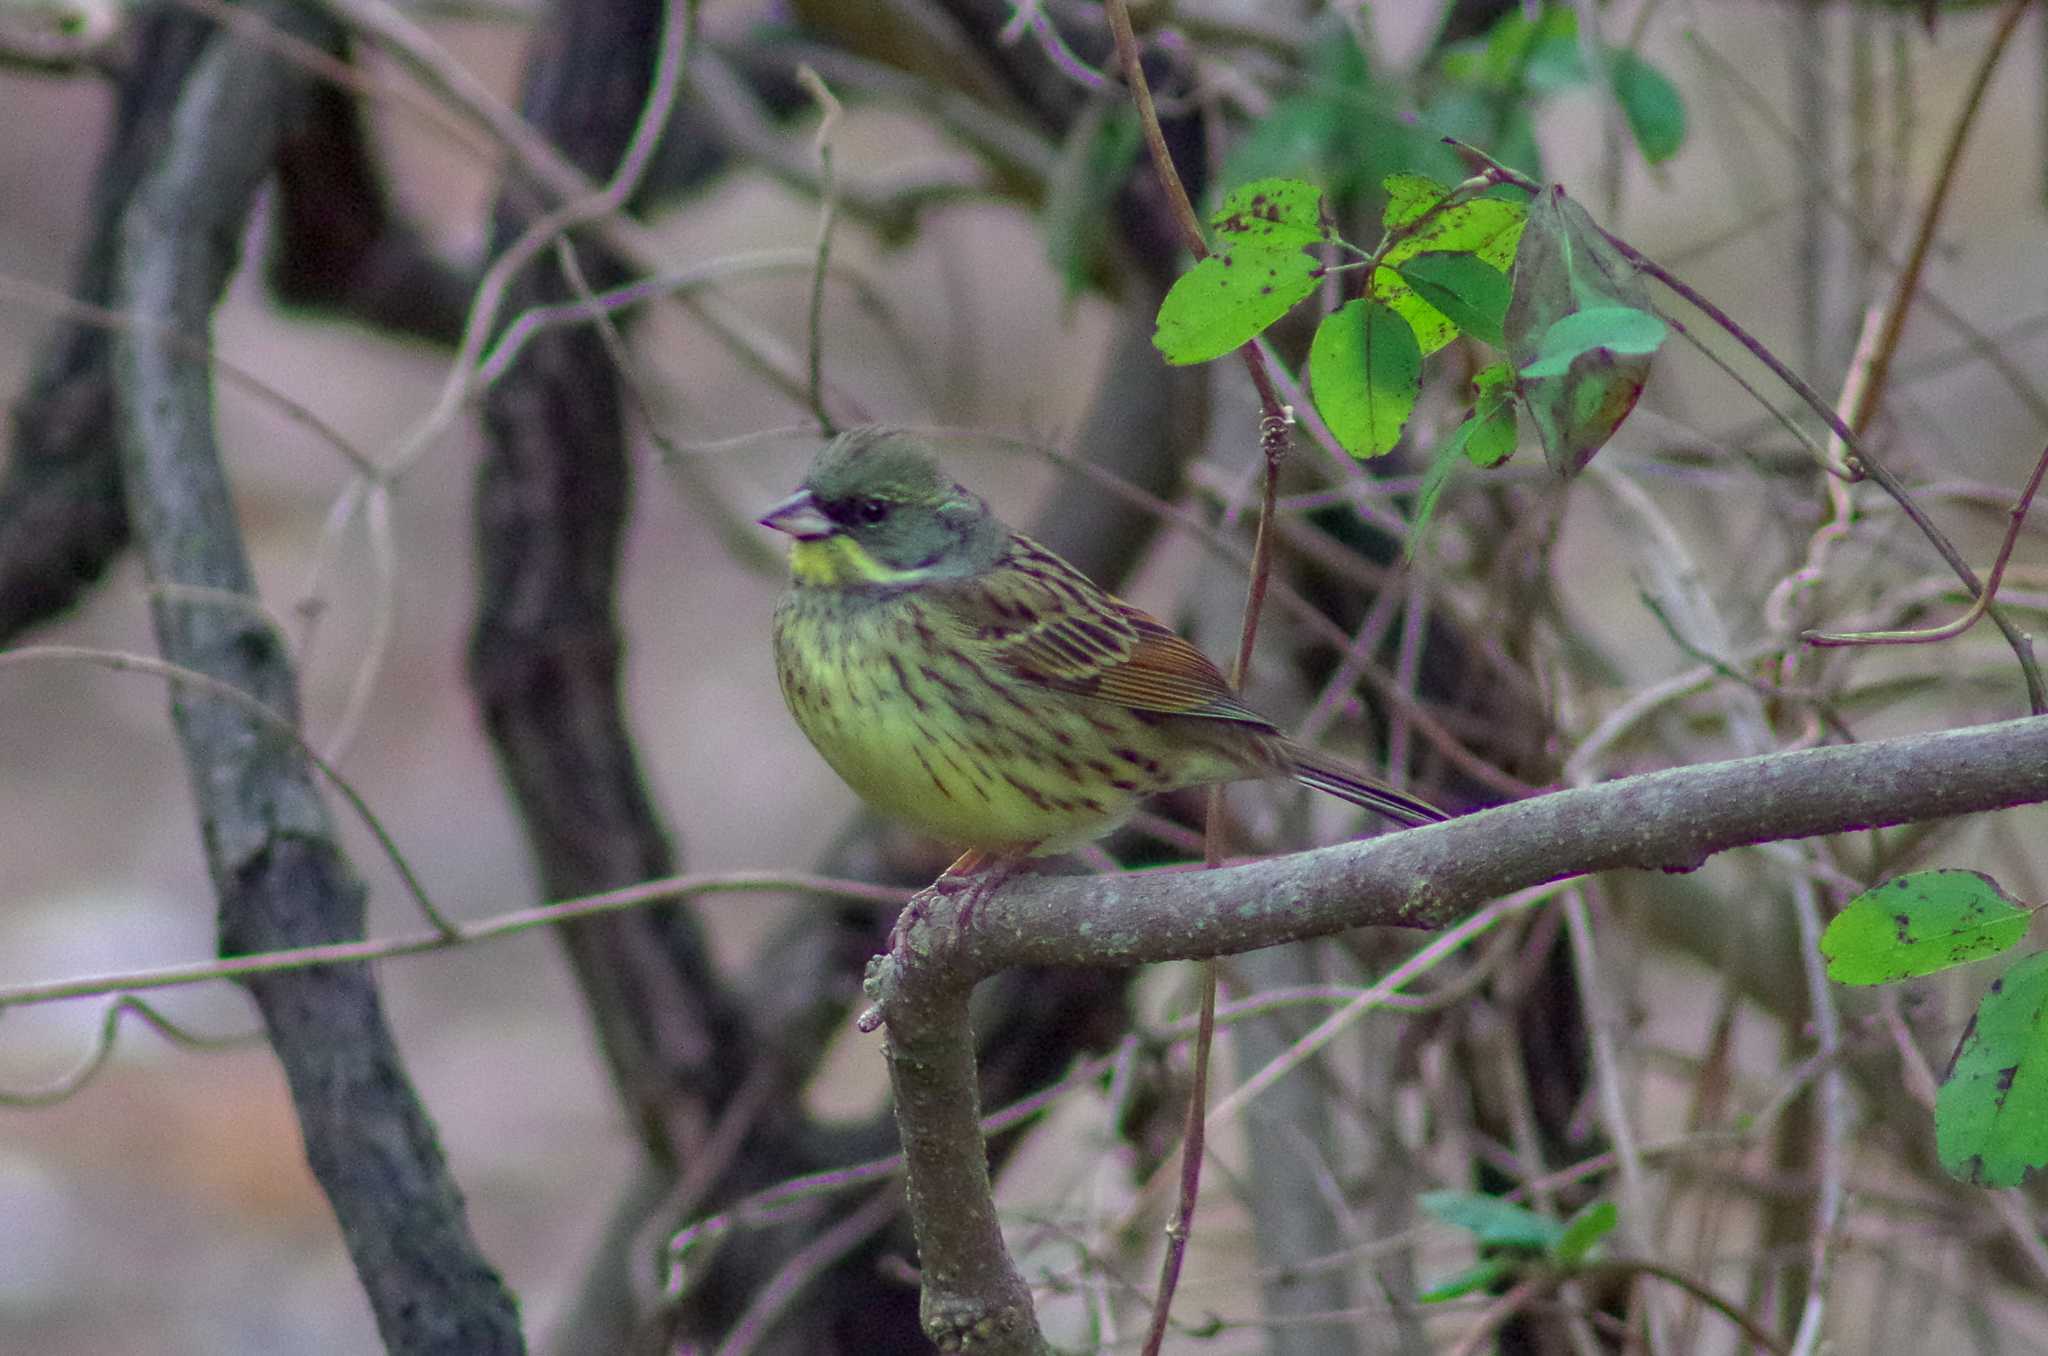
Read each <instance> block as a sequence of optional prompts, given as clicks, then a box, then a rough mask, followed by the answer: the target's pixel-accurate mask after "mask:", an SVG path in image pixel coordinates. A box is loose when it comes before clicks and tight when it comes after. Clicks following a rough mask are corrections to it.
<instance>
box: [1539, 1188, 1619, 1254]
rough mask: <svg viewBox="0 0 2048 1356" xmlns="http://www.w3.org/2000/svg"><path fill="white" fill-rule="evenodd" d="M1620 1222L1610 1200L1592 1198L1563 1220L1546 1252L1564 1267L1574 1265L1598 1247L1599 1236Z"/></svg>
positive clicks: (1604, 1235)
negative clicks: (1582, 1207)
mask: <svg viewBox="0 0 2048 1356" xmlns="http://www.w3.org/2000/svg"><path fill="white" fill-rule="evenodd" d="M1620 1221H1621V1212H1620V1211H1619V1210H1617V1209H1615V1208H1614V1202H1613V1201H1594V1202H1593V1203H1592V1204H1591V1205H1588V1206H1586V1207H1585V1208H1584V1209H1582V1210H1580V1211H1579V1213H1577V1214H1576V1215H1573V1216H1572V1217H1571V1218H1570V1219H1568V1220H1566V1221H1565V1223H1564V1232H1563V1233H1562V1234H1560V1235H1559V1236H1558V1240H1557V1246H1555V1247H1553V1248H1552V1249H1551V1250H1550V1255H1551V1256H1553V1257H1555V1258H1556V1259H1557V1260H1558V1261H1559V1262H1560V1263H1561V1264H1563V1265H1564V1266H1568V1267H1569V1266H1576V1265H1577V1264H1578V1263H1580V1262H1582V1261H1584V1260H1585V1258H1586V1254H1587V1253H1589V1252H1591V1251H1592V1250H1593V1249H1594V1248H1595V1247H1597V1246H1599V1243H1600V1240H1601V1239H1603V1238H1605V1237H1607V1235H1609V1234H1611V1233H1613V1232H1614V1226H1615V1225H1616V1224H1618V1223H1619V1222H1620Z"/></svg>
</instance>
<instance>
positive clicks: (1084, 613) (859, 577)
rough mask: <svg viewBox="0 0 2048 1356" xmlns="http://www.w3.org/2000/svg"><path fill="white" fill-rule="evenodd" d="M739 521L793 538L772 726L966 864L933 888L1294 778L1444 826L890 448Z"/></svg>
mask: <svg viewBox="0 0 2048 1356" xmlns="http://www.w3.org/2000/svg"><path fill="white" fill-rule="evenodd" d="M758 521H759V523H760V524H761V525H762V526H765V527H771V528H774V529H776V530H777V531H779V532H783V533H786V534H788V535H789V536H790V537H791V538H793V542H792V544H791V547H790V552H789V566H790V570H789V585H788V587H787V589H786V590H785V591H784V593H783V594H782V597H781V600H780V601H779V603H778V604H777V605H776V609H775V616H774V647H775V667H776V676H777V679H778V680H779V682H780V683H781V687H782V695H783V698H784V700H785V701H786V702H787V704H788V706H789V710H790V714H791V715H792V716H793V717H794V718H795V720H796V723H797V725H798V727H799V728H801V729H802V731H803V733H804V734H805V736H806V737H808V738H809V740H810V742H811V744H812V745H813V746H815V747H816V749H817V751H818V752H819V753H820V754H821V755H823V757H824V759H825V761H826V762H827V763H829V764H830V765H831V767H832V769H833V771H835V772H836V773H838V774H839V776H840V777H841V778H842V779H843V780H844V781H845V782H846V783H847V785H849V786H850V787H852V788H853V790H854V791H855V792H857V793H858V794H859V795H860V796H861V798H862V799H864V800H865V801H866V802H867V803H868V804H869V805H870V806H872V807H873V808H875V809H876V810H879V811H881V812H882V813H883V814H885V815H887V816H889V817H891V818H894V819H896V820H899V821H901V822H903V823H905V824H907V825H909V826H910V827H912V828H914V829H916V830H918V831H920V832H922V833H924V834H926V835H928V836H929V837H932V838H935V839H938V840H940V841H942V842H944V843H947V844H949V845H952V846H954V847H956V848H959V849H964V851H963V852H962V855H961V857H960V859H959V860H958V861H956V862H954V864H953V865H952V866H951V867H950V868H948V870H947V872H946V873H945V875H944V876H942V877H941V878H940V881H941V889H942V892H946V891H945V888H944V884H943V883H944V882H947V881H948V880H951V881H953V882H956V883H957V882H960V881H962V880H964V879H965V878H968V877H971V876H974V875H976V874H977V873H982V872H985V871H987V870H989V868H991V867H995V866H1001V867H1003V868H1004V869H1006V870H1009V869H1015V867H1016V865H1017V864H1019V863H1020V862H1021V860H1022V859H1025V858H1029V857H1035V856H1044V855H1049V854H1053V853H1058V852H1064V851H1068V850H1070V849H1072V848H1075V847H1078V846H1080V845H1081V844H1083V843H1087V842H1090V841H1092V840H1094V839H1096V838H1099V837H1101V836H1102V835H1104V834H1106V833H1109V832H1110V831H1111V830H1113V829H1115V828H1117V827H1118V826H1119V825H1121V824H1122V823H1123V822H1124V821H1125V820H1127V819H1128V818H1129V817H1130V816H1131V815H1132V814H1133V813H1135V812H1136V810H1137V809H1138V806H1139V805H1140V803H1141V802H1142V801H1143V800H1144V799H1145V798H1146V797H1147V796H1151V795H1155V794H1158V793H1161V792H1166V791H1177V790H1180V789H1182V788H1184V787H1192V786H1203V785H1209V784H1213V783H1219V782H1234V781H1239V780H1244V779H1250V778H1292V779H1293V780H1295V781H1297V782H1300V783H1302V784H1303V785H1305V786H1310V787H1313V788H1315V789H1316V790H1318V791H1325V792H1328V793H1329V794H1331V795H1334V796H1338V797H1341V798H1342V799H1344V800H1347V801H1350V802H1351V803H1352V804H1354V805H1359V806H1363V807H1364V808H1366V809H1368V810H1372V811H1374V812H1376V813H1378V814H1380V815H1382V816H1384V817H1386V818H1388V819H1390V820H1393V821H1395V822H1396V823H1398V824H1401V825H1404V826H1412V825H1423V824H1430V823H1434V822H1437V821H1439V820H1442V819H1445V818H1448V816H1447V815H1446V814H1445V813H1444V812H1443V811H1442V810H1440V809H1438V808H1437V807H1435V806H1434V805H1431V804H1429V803H1428V802H1427V801H1424V800H1421V799H1419V798H1417V797H1415V796H1412V795H1409V794H1408V793H1407V792H1405V791H1400V790H1397V789H1396V788H1394V787H1392V786H1389V785H1387V784H1386V783H1385V782H1382V781H1380V780H1379V779H1377V778H1375V777H1373V776H1370V775H1369V774H1367V773H1366V772H1364V771H1362V770H1361V769H1358V768H1355V767H1353V766H1351V765H1350V764H1349V763H1346V762H1344V761H1342V760H1341V759H1338V758H1335V757H1332V756H1331V755H1329V754H1326V753H1324V752H1323V751H1322V750H1320V749H1315V748H1311V747H1309V746H1308V745H1305V744H1302V743H1299V742H1297V741H1295V740H1293V739H1290V738H1288V737H1287V736H1286V735H1285V734H1283V733H1281V731H1280V729H1279V727H1277V726H1276V725H1275V724H1274V723H1273V722H1272V721H1270V720H1268V719H1267V718H1266V717H1265V716H1263V715H1260V714H1259V713H1258V712H1257V711H1256V710H1254V709H1252V708H1251V707H1250V706H1248V705H1246V704H1245V702H1244V701H1243V699H1242V698H1240V697H1239V696H1238V694H1237V693H1236V692H1234V691H1232V690H1231V687H1230V684H1229V683H1228V682H1227V681H1225V679H1224V677H1223V674H1222V673H1221V671H1219V670H1218V669H1217V667H1216V665H1215V664H1213V663H1211V662H1210V661H1209V659H1208V658H1207V657H1205V656H1204V655H1203V654H1202V653H1201V651H1199V650H1197V649H1196V648H1195V647H1194V646H1193V645H1191V644H1190V643H1189V642H1188V641H1187V640H1185V639H1183V638H1182V637H1181V636H1180V635H1178V634H1177V633H1176V632H1175V631H1174V630H1173V629H1172V628H1171V627H1168V626H1167V625H1165V624H1164V623H1162V622H1160V621H1159V620H1157V619H1156V618H1154V617H1152V616H1151V615H1150V614H1148V613H1146V612H1145V611H1143V610H1142V609H1140V608H1138V607H1135V606H1133V605H1132V604H1130V603H1127V602H1125V601H1124V600H1123V599H1121V598H1118V597H1116V596H1114V595H1113V594H1111V593H1109V592H1108V591H1106V590H1105V589H1103V588H1101V587H1099V586H1098V585H1097V584H1095V583H1094V581H1092V580H1090V579H1089V578H1088V577H1087V576H1086V575H1085V574H1083V573H1082V572H1081V571H1080V570H1078V569H1076V568H1075V567H1074V566H1072V565H1070V564H1068V563H1067V562H1066V561H1065V560H1063V559H1061V558H1060V557H1059V556H1057V555H1055V554H1054V553H1053V552H1052V551H1050V550H1048V549H1047V548H1046V547H1044V546H1042V545H1040V544H1039V543H1038V542H1035V541H1033V540H1032V539H1031V538H1030V537H1028V536H1026V535H1024V534H1023V533H1021V532H1017V531H1014V530H1012V529H1011V528H1010V527H1009V526H1008V525H1006V524H1005V523H1004V522H1003V521H1002V520H1001V519H1000V518H998V517H997V516H996V515H995V514H994V512H992V511H991V510H990V508H989V505H988V503H987V502H986V501H985V500H983V499H982V498H981V497H980V496H978V495H976V494H974V493H973V492H971V491H969V490H968V489H966V488H965V487H963V486H961V485H959V484H958V483H956V482H955V481H953V480H952V479H951V478H950V477H949V476H947V475H946V474H945V473H944V472H943V471H942V470H941V469H940V467H939V463H938V460H937V458H936V457H935V456H934V454H933V452H932V450H931V449H930V448H929V447H927V446H926V445H925V444H924V443H923V442H921V441H920V440H918V439H917V438H915V437H913V436H911V435H909V434H907V433H905V432H902V431H900V430H895V429H890V428H886V427H869V428H858V429H851V430H848V431H845V432H843V433H840V434H839V435H838V436H837V437H835V438H833V439H832V440H831V441H830V442H828V443H827V444H826V445H825V447H824V448H823V449H822V450H821V451H820V452H819V453H818V455H817V458H816V460H815V461H814V462H813V463H812V465H811V467H810V470H809V472H808V473H807V474H806V475H805V477H804V479H803V482H802V485H801V486H800V487H799V488H798V489H797V491H796V492H795V493H794V494H792V495H790V496H789V497H788V498H786V499H784V500H782V501H781V502H780V503H777V504H776V505H774V506H773V507H772V508H770V509H769V510H768V511H767V512H766V513H764V514H763V515H761V517H760V518H759V520H758ZM970 907H971V904H970Z"/></svg>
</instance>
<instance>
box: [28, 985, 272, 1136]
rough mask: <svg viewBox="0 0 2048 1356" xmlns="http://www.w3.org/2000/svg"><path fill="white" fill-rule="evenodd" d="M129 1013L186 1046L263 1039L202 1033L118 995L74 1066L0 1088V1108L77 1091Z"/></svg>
mask: <svg viewBox="0 0 2048 1356" xmlns="http://www.w3.org/2000/svg"><path fill="white" fill-rule="evenodd" d="M130 1013H133V1014H134V1015H135V1016H136V1017H137V1018H138V1019H140V1020H141V1021H142V1022H143V1023H144V1024H146V1025H147V1026H148V1027H149V1028H150V1029H151V1030H153V1031H155V1032H156V1033H157V1034H158V1035H159V1036H162V1037H163V1038H164V1039H165V1040H167V1041H169V1042H171V1043H172V1044H173V1045H181V1046H184V1047H186V1048H187V1049H194V1050H222V1049H228V1048H230V1047H233V1046H237V1045H248V1044H251V1043H253V1042H256V1041H260V1040H262V1039H263V1033H262V1032H261V1031H251V1032H247V1033H245V1034H242V1035H235V1036H202V1035H199V1034H198V1033H197V1032H194V1031H188V1030H187V1029H186V1028H185V1027H183V1026H181V1025H180V1024H178V1023H177V1022H174V1021H172V1020H171V1019H170V1018H168V1017H166V1016H164V1014H163V1013H161V1012H158V1011H157V1010H156V1009H155V1008H154V1007H152V1006H150V1005H149V1004H148V1003H146V1002H144V1001H143V1000H142V999H140V998H137V997H136V996H135V995H133V994H126V993H124V994H120V995H117V996H116V997H115V998H114V999H113V1001H111V1002H109V1003H108V1004H107V1008H106V1011H105V1013H104V1014H102V1016H101V1017H100V1025H99V1031H98V1033H97V1035H96V1036H95V1037H94V1039H93V1046H92V1049H91V1051H90V1052H88V1053H87V1055H86V1057H85V1059H84V1061H83V1062H81V1063H80V1064H79V1066H78V1067H77V1068H75V1069H73V1070H72V1071H71V1072H70V1073H67V1074H64V1075H63V1076H61V1077H59V1078H57V1079H56V1080H54V1081H52V1082H49V1083H45V1084H43V1085H42V1086H41V1087H36V1088H22V1089H19V1090H13V1089H7V1088H0V1107H13V1108H16V1109H19V1110H28V1111H34V1110H38V1109H40V1108H42V1107H48V1106H55V1105H56V1104H57V1103H59V1102H62V1101H64V1100H65V1099H66V1098H68V1097H71V1096H73V1095H74V1094H76V1093H77V1092H78V1091H79V1090H80V1089H81V1088H83V1087H84V1086H85V1085H86V1084H87V1083H90V1082H91V1081H92V1080H93V1077H94V1076H95V1075H96V1074H98V1073H99V1071H100V1070H101V1069H104V1068H105V1067H106V1065H107V1061H108V1060H109V1059H112V1058H113V1055H114V1043H115V1038H116V1037H117V1036H118V1035H119V1034H120V1029H121V1018H122V1017H124V1016H126V1015H128V1014H130Z"/></svg>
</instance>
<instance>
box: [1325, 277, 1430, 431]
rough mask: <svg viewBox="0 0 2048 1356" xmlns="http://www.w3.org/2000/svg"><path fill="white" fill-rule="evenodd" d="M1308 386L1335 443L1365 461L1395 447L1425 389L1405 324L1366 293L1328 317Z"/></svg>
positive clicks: (1419, 351) (1419, 354)
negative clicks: (1335, 440)
mask: <svg viewBox="0 0 2048 1356" xmlns="http://www.w3.org/2000/svg"><path fill="white" fill-rule="evenodd" d="M1308 364H1309V389H1310V391H1311V392H1312V393H1313V395H1314V396H1315V402H1316V410H1317V411H1318V412H1319V413H1320V414H1321V415H1322V416H1323V422H1324V423H1326V424H1328V425H1329V426H1330V432H1332V433H1334V434H1336V435H1337V441H1338V442H1340V443H1342V444H1343V445H1344V450H1345V451H1347V452H1349V453H1350V454H1351V455H1352V456H1354V457H1358V458H1360V459H1364V458H1367V457H1377V456H1380V455H1382V454H1383V453H1386V452H1388V451H1390V450H1392V448H1393V446H1394V444H1395V443H1396V442H1398V441H1399V440H1400V437H1401V429H1402V427H1403V426H1404V425H1406V424H1407V422H1408V416H1409V415H1410V414H1412V413H1414V412H1415V399H1416V397H1417V396H1418V395H1419V394H1421V390H1422V348H1421V346H1420V345H1419V344H1417V343H1416V341H1415V331H1414V330H1412V329H1410V328H1409V327H1408V322H1407V321H1405V320H1403V319H1402V318H1401V317H1400V316H1398V315H1396V314H1394V313H1393V312H1392V311H1390V310H1388V309H1387V308H1386V307H1384V306H1382V305H1380V304H1379V303H1378V302H1375V301H1371V300H1368V299H1365V298H1360V299H1359V300H1357V301H1353V302H1350V303H1348V304H1346V305H1345V306H1344V307H1342V308H1341V309H1339V310H1336V311H1333V312H1331V313H1330V314H1329V315H1327V316H1324V317H1323V323H1322V324H1321V325H1319V326H1317V327H1316V337H1315V339H1314V341H1313V342H1311V343H1310V344H1309V350H1308Z"/></svg>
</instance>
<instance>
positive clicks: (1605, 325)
mask: <svg viewBox="0 0 2048 1356" xmlns="http://www.w3.org/2000/svg"><path fill="white" fill-rule="evenodd" d="M1668 333H1670V329H1669V327H1668V326H1666V325H1665V323H1664V322H1663V321H1662V320H1660V319H1659V318H1658V317H1656V316H1654V315H1651V314H1650V313H1649V312H1648V311H1638V310H1637V309H1635V308H1634V307H1633V306H1594V307H1591V308H1589V309H1587V310H1583V311H1573V312H1572V313H1571V314H1569V315H1567V316H1564V317H1562V318H1560V319H1559V320H1558V321H1557V323H1556V324H1554V325H1552V326H1551V327H1550V328H1549V329H1547V330H1545V331H1544V332H1543V338H1542V340H1541V341H1540V342H1539V343H1538V345H1537V349H1536V352H1537V357H1536V361H1535V362H1532V363H1526V364H1524V365H1523V367H1522V375H1523V376H1525V377H1561V376H1563V375H1565V373H1567V372H1569V371H1571V366H1572V363H1573V361H1574V360H1575V359H1577V358H1578V356H1579V355H1580V354H1582V353H1588V352H1591V351H1592V350H1593V349H1596V348H1604V349H1606V350H1607V351H1608V352H1610V353H1618V354H1622V353H1625V354H1650V353H1655V352H1656V351H1657V346H1658V345H1659V344H1662V343H1663V342H1664V336H1665V335H1666V334H1668Z"/></svg>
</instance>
